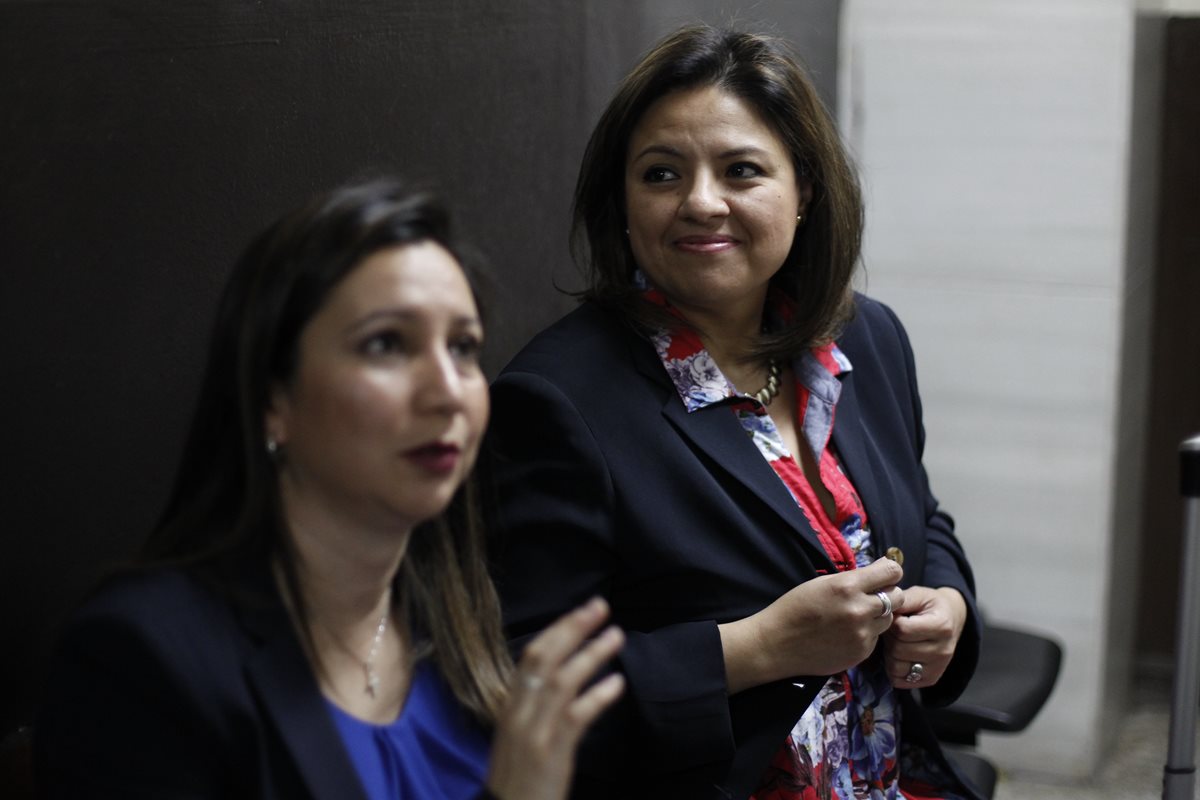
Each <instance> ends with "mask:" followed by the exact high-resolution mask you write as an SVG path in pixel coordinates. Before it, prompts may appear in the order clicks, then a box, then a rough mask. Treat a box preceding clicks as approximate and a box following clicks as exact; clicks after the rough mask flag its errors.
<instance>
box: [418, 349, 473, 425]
mask: <svg viewBox="0 0 1200 800" xmlns="http://www.w3.org/2000/svg"><path fill="white" fill-rule="evenodd" d="M423 373H424V374H423V375H422V376H421V381H422V386H421V388H420V397H421V398H422V400H423V401H424V403H425V404H426V405H427V406H428V407H429V408H432V409H436V410H440V411H446V412H453V411H457V410H459V409H460V408H462V405H463V376H462V373H461V372H460V371H459V368H458V362H457V361H456V360H455V358H454V356H453V354H451V353H450V351H449V350H447V349H446V348H441V349H439V350H438V351H436V352H433V353H429V354H428V355H427V357H426V369H425V370H423Z"/></svg>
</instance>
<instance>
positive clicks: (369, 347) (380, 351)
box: [359, 331, 404, 356]
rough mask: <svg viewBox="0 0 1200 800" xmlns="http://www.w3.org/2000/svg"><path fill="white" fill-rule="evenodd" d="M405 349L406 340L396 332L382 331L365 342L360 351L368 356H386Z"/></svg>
mask: <svg viewBox="0 0 1200 800" xmlns="http://www.w3.org/2000/svg"><path fill="white" fill-rule="evenodd" d="M403 349H404V338H403V337H402V336H400V334H399V333H397V332H396V331H380V332H379V333H374V334H371V335H370V336H368V337H367V338H366V339H364V340H363V343H362V344H361V345H360V346H359V350H360V351H362V353H363V355H367V356H384V355H391V354H394V353H399V352H401V351H402V350H403Z"/></svg>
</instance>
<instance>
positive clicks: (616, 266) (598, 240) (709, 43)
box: [571, 25, 863, 360]
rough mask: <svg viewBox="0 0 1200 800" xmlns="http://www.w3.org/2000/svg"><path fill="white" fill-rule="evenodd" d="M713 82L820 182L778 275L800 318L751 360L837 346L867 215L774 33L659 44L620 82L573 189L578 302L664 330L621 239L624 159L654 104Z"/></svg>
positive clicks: (815, 99)
mask: <svg viewBox="0 0 1200 800" xmlns="http://www.w3.org/2000/svg"><path fill="white" fill-rule="evenodd" d="M705 86H715V87H718V88H720V89H722V90H723V91H726V92H730V93H731V94H733V95H735V96H737V97H739V98H740V99H742V100H743V101H745V102H746V103H748V104H749V105H750V106H752V107H753V108H755V109H757V111H758V112H759V113H760V114H761V115H762V118H763V119H764V120H765V121H766V122H767V123H768V124H769V125H770V126H771V127H772V128H773V130H774V131H775V133H776V134H777V135H778V136H779V138H780V140H781V141H782V143H783V145H784V146H785V147H786V149H787V151H788V152H789V153H790V155H791V158H792V164H793V167H794V169H795V171H796V175H797V177H803V178H804V179H806V180H808V181H810V182H811V184H812V191H813V195H812V200H811V202H810V203H809V205H808V214H807V221H806V222H805V224H804V225H803V226H802V227H800V228H798V229H797V233H796V239H795V241H794V243H793V245H792V249H791V251H790V252H789V253H788V256H787V258H786V259H785V261H784V263H783V265H782V267H781V268H780V269H779V271H778V272H777V273H776V274H775V276H774V277H773V278H772V285H773V286H775V287H777V288H778V289H781V290H782V291H783V292H784V293H785V294H786V295H787V296H788V297H789V298H790V299H791V301H792V302H793V303H794V304H795V314H794V316H793V319H792V321H791V324H790V325H789V326H788V327H787V328H786V329H784V330H781V331H775V332H773V333H770V334H763V335H762V336H761V337H760V339H759V340H758V341H757V342H756V343H755V346H754V348H753V349H752V351H751V352H750V354H749V358H751V359H760V360H767V359H770V358H790V357H794V356H795V355H797V354H798V353H800V352H802V351H803V350H806V349H808V348H810V347H812V346H813V345H816V344H821V343H824V342H826V341H829V340H831V339H833V338H835V337H836V336H837V334H838V332H839V331H840V330H841V328H842V326H843V325H844V324H845V323H846V321H847V320H849V318H850V316H851V314H852V309H853V295H852V288H851V283H852V280H853V277H854V270H855V268H856V265H857V263H858V258H859V252H860V249H861V242H862V227H863V208H862V196H861V191H860V188H859V183H858V177H857V174H856V172H855V170H854V167H853V165H852V164H851V162H850V159H849V157H848V156H847V154H846V152H845V149H844V148H843V146H842V142H841V138H840V137H839V135H838V131H837V128H836V126H835V125H834V122H833V119H832V118H831V116H830V114H829V112H828V111H827V110H826V108H825V106H824V105H823V103H822V102H821V99H820V97H819V96H818V94H817V91H816V88H815V87H814V86H813V83H812V81H811V80H810V79H809V77H808V75H807V74H806V73H805V71H804V69H802V68H801V66H800V64H799V62H798V60H797V59H796V58H795V56H793V55H792V54H791V52H790V50H789V49H788V47H787V45H786V44H785V43H784V42H783V41H781V40H779V39H776V38H774V37H770V36H765V35H760V34H754V33H744V32H739V31H727V30H718V29H716V28H712V27H709V26H707V25H697V26H690V27H685V28H682V29H680V30H678V31H676V32H674V33H672V34H670V35H669V36H667V37H666V38H665V39H663V40H662V41H660V42H659V43H658V44H657V45H655V46H654V47H653V48H652V49H651V50H650V51H649V52H648V53H647V54H646V55H645V56H644V57H643V58H642V60H641V61H640V62H639V63H638V64H637V65H636V66H635V67H634V68H633V69H632V70H631V71H630V72H629V74H628V75H626V76H625V78H624V80H622V81H621V83H620V85H619V86H618V87H617V90H616V93H615V94H614V96H613V98H612V100H611V101H610V102H609V104H608V107H607V108H606V109H605V110H604V113H603V114H602V115H601V117H600V121H599V122H598V123H597V124H596V128H595V130H594V131H593V132H592V136H591V138H590V140H589V141H588V145H587V150H586V151H585V153H584V157H583V162H582V164H581V166H580V169H579V178H578V181H577V183H576V186H575V202H574V210H573V216H572V227H571V247H572V253H573V254H574V256H575V259H576V261H577V262H578V263H579V264H581V265H582V266H583V268H584V270H585V272H586V274H587V283H588V288H587V289H586V290H585V291H584V292H582V293H581V294H582V296H583V297H584V298H585V299H590V300H593V301H596V302H598V303H600V304H602V305H605V306H608V307H611V308H614V309H616V310H617V311H618V312H620V313H621V314H622V315H624V316H625V317H626V318H627V319H629V320H630V321H631V322H633V323H635V324H636V325H637V326H638V327H639V328H641V329H643V330H646V329H652V328H654V327H658V326H659V325H661V324H662V323H663V321H664V320H663V317H662V315H661V312H659V311H657V310H656V309H655V308H654V307H652V306H650V305H649V304H647V303H645V302H643V301H642V300H641V297H640V293H639V291H638V290H637V288H636V287H634V285H633V281H632V278H633V274H634V270H635V269H636V266H637V265H636V264H635V262H634V258H633V252H632V250H631V249H630V246H629V242H628V238H627V237H626V236H625V234H624V231H625V229H626V228H627V227H628V224H627V222H626V219H625V160H626V158H627V150H628V146H629V140H630V136H631V135H632V133H633V129H634V128H635V127H636V126H637V124H638V121H639V120H641V118H642V116H643V115H644V114H645V113H646V110H647V109H648V108H649V107H650V106H651V105H652V104H653V103H654V102H655V101H657V100H658V99H659V98H661V97H663V96H664V95H667V94H668V93H670V92H674V91H680V90H685V89H693V88H699V87H705Z"/></svg>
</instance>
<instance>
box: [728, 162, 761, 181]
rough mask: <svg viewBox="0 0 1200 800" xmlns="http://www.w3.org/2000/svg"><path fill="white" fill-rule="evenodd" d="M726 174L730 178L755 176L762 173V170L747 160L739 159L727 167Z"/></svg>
mask: <svg viewBox="0 0 1200 800" xmlns="http://www.w3.org/2000/svg"><path fill="white" fill-rule="evenodd" d="M728 175H729V177H731V178H757V177H759V176H761V175H762V170H761V169H759V168H758V166H757V165H755V164H751V163H749V162H748V161H739V162H738V163H736V164H734V165H733V166H731V167H730V168H729V170H728Z"/></svg>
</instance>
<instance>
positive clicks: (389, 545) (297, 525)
mask: <svg viewBox="0 0 1200 800" xmlns="http://www.w3.org/2000/svg"><path fill="white" fill-rule="evenodd" d="M282 488H283V491H282V495H283V510H284V519H285V520H286V522H287V534H286V535H287V536H288V539H289V541H290V544H291V547H292V551H293V554H294V563H295V565H296V566H295V569H296V579H297V583H298V584H299V586H298V588H299V590H300V591H301V592H302V593H303V596H304V603H305V605H306V607H307V609H308V612H309V616H310V618H311V619H310V620H309V621H310V623H315V622H318V621H319V622H320V623H321V624H322V625H324V626H325V627H327V628H329V629H330V631H331V632H332V633H333V634H334V635H346V638H347V643H350V642H351V641H353V640H354V639H357V638H359V636H358V635H357V629H358V628H360V627H362V626H363V624H364V622H365V623H369V627H370V629H371V630H372V631H373V630H374V626H375V625H376V624H378V621H379V617H380V615H381V614H382V613H383V611H384V610H385V609H386V607H387V603H388V602H389V596H388V594H389V589H390V587H391V585H392V580H393V578H394V577H395V575H396V571H397V570H398V569H399V568H400V562H401V561H402V560H403V558H404V552H405V549H406V547H407V545H408V537H409V536H410V535H411V533H412V530H411V528H399V529H389V530H376V529H371V528H368V527H366V526H364V525H362V524H361V523H359V522H357V521H356V520H353V519H346V518H344V517H343V516H342V515H338V514H334V513H331V512H330V511H329V509H328V508H327V507H326V506H325V505H323V504H320V503H314V502H310V501H308V500H307V499H306V498H305V497H303V495H302V494H301V493H299V492H296V491H294V490H290V489H289V487H288V486H287V484H286V482H285V483H284V485H283V487H282Z"/></svg>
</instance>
